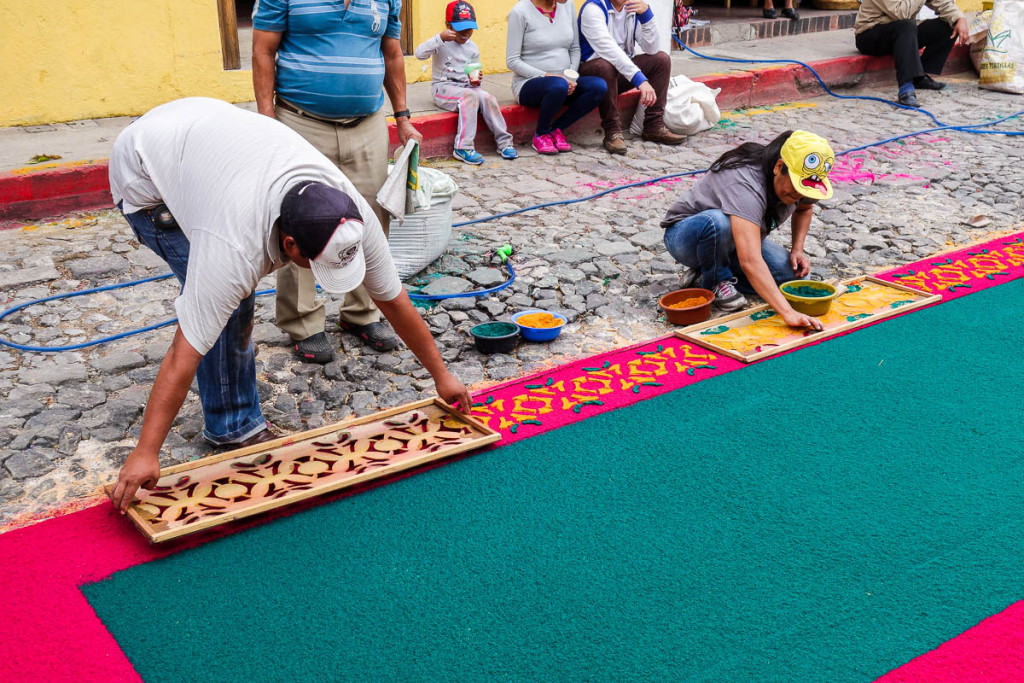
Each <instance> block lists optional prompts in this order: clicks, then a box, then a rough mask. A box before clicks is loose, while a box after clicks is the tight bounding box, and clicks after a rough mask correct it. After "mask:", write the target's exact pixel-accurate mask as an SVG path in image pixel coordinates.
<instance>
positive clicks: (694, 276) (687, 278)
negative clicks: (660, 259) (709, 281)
mask: <svg viewBox="0 0 1024 683" xmlns="http://www.w3.org/2000/svg"><path fill="white" fill-rule="evenodd" d="M699 279H700V271H699V270H697V269H696V268H690V267H688V266H683V271H682V272H681V273H679V289H687V288H689V287H694V286H696V283H697V280H699Z"/></svg>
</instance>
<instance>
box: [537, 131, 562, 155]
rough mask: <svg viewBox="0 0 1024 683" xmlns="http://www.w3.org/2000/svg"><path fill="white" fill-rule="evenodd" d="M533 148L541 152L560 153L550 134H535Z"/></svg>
mask: <svg viewBox="0 0 1024 683" xmlns="http://www.w3.org/2000/svg"><path fill="white" fill-rule="evenodd" d="M533 148H534V149H535V150H537V151H538V152H540V153H541V154H558V148H557V147H555V141H554V140H552V139H551V136H550V135H534V136H533Z"/></svg>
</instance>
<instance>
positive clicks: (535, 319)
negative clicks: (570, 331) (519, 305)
mask: <svg viewBox="0 0 1024 683" xmlns="http://www.w3.org/2000/svg"><path fill="white" fill-rule="evenodd" d="M516 321H517V322H518V323H519V324H520V325H523V326H524V327H537V328H546V327H561V325H562V321H561V320H559V319H558V318H556V317H555V316H553V315H551V314H550V313H528V314H526V315H524V316H520V317H519V318H516Z"/></svg>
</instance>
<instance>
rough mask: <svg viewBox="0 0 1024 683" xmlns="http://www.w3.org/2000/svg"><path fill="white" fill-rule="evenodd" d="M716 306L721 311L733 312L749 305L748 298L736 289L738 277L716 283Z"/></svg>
mask: <svg viewBox="0 0 1024 683" xmlns="http://www.w3.org/2000/svg"><path fill="white" fill-rule="evenodd" d="M712 291H714V293H715V307H716V308H718V310H720V311H726V312H727V313H731V312H732V311H738V310H740V309H741V308H743V307H745V306H746V305H747V298H746V297H745V296H743V295H742V294H740V293H739V291H737V289H736V278H734V277H732V278H729V279H728V280H722V281H721V282H719V283H718V284H717V285H715V288H714V290H712Z"/></svg>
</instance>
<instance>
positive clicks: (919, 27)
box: [853, 0, 968, 107]
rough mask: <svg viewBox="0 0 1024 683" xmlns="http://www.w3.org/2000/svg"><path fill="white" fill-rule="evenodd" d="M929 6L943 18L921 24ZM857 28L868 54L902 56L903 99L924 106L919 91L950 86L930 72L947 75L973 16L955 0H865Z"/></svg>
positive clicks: (899, 65)
mask: <svg viewBox="0 0 1024 683" xmlns="http://www.w3.org/2000/svg"><path fill="white" fill-rule="evenodd" d="M925 5H927V6H928V7H930V8H931V9H932V10H934V11H935V13H936V14H938V15H939V16H938V17H937V18H935V19H927V20H925V21H922V22H920V23H918V22H917V19H916V17H917V15H918V13H919V12H920V11H921V8H922V7H924V6H925ZM853 32H854V34H855V35H856V41H857V49H858V50H859V51H860V52H861V53H862V54H865V55H871V56H873V57H881V56H884V55H892V56H893V58H894V59H895V60H896V82H897V83H898V84H899V92H898V94H897V101H898V102H899V103H900V104H902V105H904V106H906V107H919V106H921V105H920V103H919V102H918V101H917V89H921V90H942V89H943V88H945V87H946V84H945V83H942V82H941V81H937V80H935V79H934V78H932V77H931V76H929V74H936V75H938V74H940V73H942V67H943V66H945V64H946V58H947V57H949V52H950V50H952V49H953V45H954V44H956V43H958V42H959V43H966V42H967V39H968V36H967V19H965V18H964V14H963V12H961V11H960V8H959V7H957V6H956V2H955V1H954V0H863V1H862V2H861V6H860V10H859V11H858V12H857V21H856V23H854V26H853ZM921 48H924V52H923V53H921Z"/></svg>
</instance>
